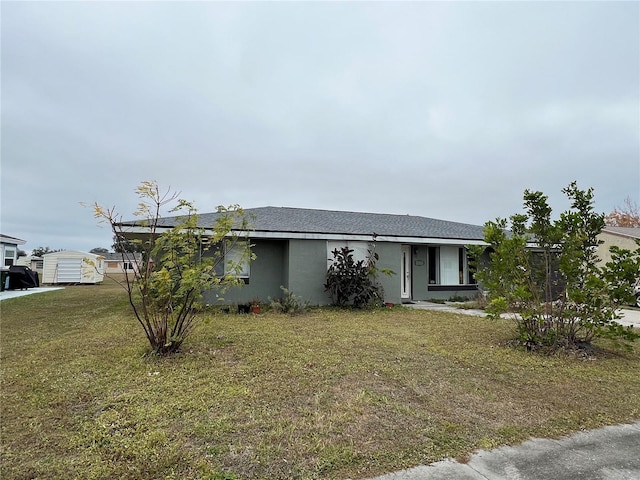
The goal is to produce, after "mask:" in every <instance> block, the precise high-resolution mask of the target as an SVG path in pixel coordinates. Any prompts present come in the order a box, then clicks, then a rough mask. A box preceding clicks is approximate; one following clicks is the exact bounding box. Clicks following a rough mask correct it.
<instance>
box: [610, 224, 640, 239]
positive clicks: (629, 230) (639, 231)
mask: <svg viewBox="0 0 640 480" xmlns="http://www.w3.org/2000/svg"><path fill="white" fill-rule="evenodd" d="M603 231H604V232H609V233H613V234H616V235H621V236H623V237H630V238H640V228H638V227H610V226H606V227H604V229H603Z"/></svg>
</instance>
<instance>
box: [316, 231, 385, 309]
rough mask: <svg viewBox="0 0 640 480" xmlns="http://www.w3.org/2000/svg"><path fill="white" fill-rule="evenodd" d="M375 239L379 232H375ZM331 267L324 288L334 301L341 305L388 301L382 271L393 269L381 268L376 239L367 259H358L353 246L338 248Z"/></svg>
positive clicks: (362, 305)
mask: <svg viewBox="0 0 640 480" xmlns="http://www.w3.org/2000/svg"><path fill="white" fill-rule="evenodd" d="M374 242H375V236H374ZM331 253H332V254H333V258H332V259H331V265H330V266H329V269H328V271H327V277H326V282H325V284H324V289H325V291H326V292H329V295H330V297H331V300H332V303H333V304H334V305H336V306H339V307H345V306H353V307H356V308H363V307H366V306H372V305H379V304H381V303H382V302H383V301H384V291H383V289H382V285H380V283H379V282H378V274H379V273H380V272H382V273H384V274H386V275H391V274H392V273H393V272H392V271H391V270H386V269H385V270H379V269H378V267H377V262H378V258H379V257H378V254H377V253H376V251H375V243H372V246H371V248H370V249H369V250H368V252H367V258H366V259H365V260H358V261H356V260H355V259H354V258H353V250H352V249H350V248H349V247H342V248H340V249H335V250H333V252H331Z"/></svg>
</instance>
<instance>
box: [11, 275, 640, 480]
mask: <svg viewBox="0 0 640 480" xmlns="http://www.w3.org/2000/svg"><path fill="white" fill-rule="evenodd" d="M0 309H1V324H0V327H1V330H0V333H1V339H0V347H1V350H0V369H1V382H2V383H1V398H0V401H1V403H0V405H1V406H0V414H1V432H0V433H1V437H0V440H1V450H0V465H1V467H0V468H1V470H0V477H1V478H3V479H7V480H9V479H32V478H38V479H69V478H83V479H111V478H112V479H196V478H198V479H207V480H222V479H226V480H229V479H285V478H286V479H291V478H300V479H334V478H335V479H346V478H354V479H356V478H367V477H372V476H375V475H379V474H383V473H388V472H392V471H395V470H399V469H402V468H407V467H410V466H415V465H418V464H427V463H430V462H434V461H437V460H440V459H442V458H445V457H454V458H458V459H464V458H466V457H467V456H468V455H469V454H470V453H472V452H473V451H474V450H477V449H479V448H484V449H489V448H493V447H496V446H498V445H502V444H513V443H518V442H521V441H523V440H524V439H526V438H528V437H530V436H546V437H556V436H560V435H564V434H568V433H571V432H574V431H576V430H580V429H587V428H594V427H599V426H602V425H606V424H613V423H622V422H629V421H632V420H637V419H638V418H640V373H639V372H640V370H639V367H640V345H636V347H635V350H634V351H633V352H625V351H622V350H614V349H613V346H612V345H610V344H608V343H602V344H600V345H599V346H600V347H603V348H605V349H607V350H606V351H605V352H603V351H590V352H588V353H587V354H586V355H575V356H570V357H569V356H557V357H543V356H538V355H535V354H530V353H527V352H525V351H519V350H514V349H512V348H511V347H509V346H508V345H507V342H508V340H509V339H510V338H511V337H512V331H511V328H512V325H511V323H509V322H508V321H499V322H495V321H491V320H488V319H486V318H477V317H472V316H468V315H463V314H448V313H441V312H433V311H416V310H409V309H404V308H400V307H398V308H394V309H384V310H379V311H374V312H367V311H363V312H344V311H338V310H334V309H317V310H312V311H311V312H310V313H308V314H306V315H304V316H299V317H288V316H283V315H277V314H272V313H267V314H262V315H233V314H221V313H220V314H207V323H206V324H205V325H202V326H201V327H200V328H199V329H198V330H197V331H196V332H195V333H194V334H193V335H192V336H191V337H190V338H188V339H187V341H186V343H185V344H184V346H183V350H182V352H181V353H180V354H178V355H176V356H174V357H171V358H165V359H158V358H154V357H150V356H147V355H145V352H146V349H147V345H146V344H145V339H144V337H143V334H142V331H141V330H140V329H139V327H138V325H137V324H136V323H135V320H134V318H133V317H132V316H131V314H130V312H129V306H128V303H127V301H126V296H125V294H124V292H123V291H121V290H119V289H118V288H117V287H115V286H113V285H101V286H77V287H67V288H66V289H64V290H61V291H55V292H48V293H43V294H37V295H30V296H26V297H21V298H17V299H13V300H5V301H3V302H1V303H0Z"/></svg>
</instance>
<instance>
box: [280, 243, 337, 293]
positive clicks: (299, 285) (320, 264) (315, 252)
mask: <svg viewBox="0 0 640 480" xmlns="http://www.w3.org/2000/svg"><path fill="white" fill-rule="evenodd" d="M327 258H328V257H327V242H326V240H290V241H289V256H288V270H287V272H288V282H287V288H289V289H290V290H291V291H292V292H293V293H294V294H295V295H296V296H298V297H301V298H302V299H303V300H306V301H309V302H311V304H313V305H326V304H328V303H330V299H329V296H328V295H327V293H326V292H325V291H324V282H325V280H326V276H327Z"/></svg>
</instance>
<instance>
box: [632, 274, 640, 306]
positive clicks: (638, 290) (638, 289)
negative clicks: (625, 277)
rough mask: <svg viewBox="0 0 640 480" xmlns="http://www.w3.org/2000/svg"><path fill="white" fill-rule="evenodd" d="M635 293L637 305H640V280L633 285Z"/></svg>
mask: <svg viewBox="0 0 640 480" xmlns="http://www.w3.org/2000/svg"><path fill="white" fill-rule="evenodd" d="M633 294H634V295H635V296H636V307H640V280H638V281H637V282H636V285H635V286H634V287H633Z"/></svg>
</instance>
